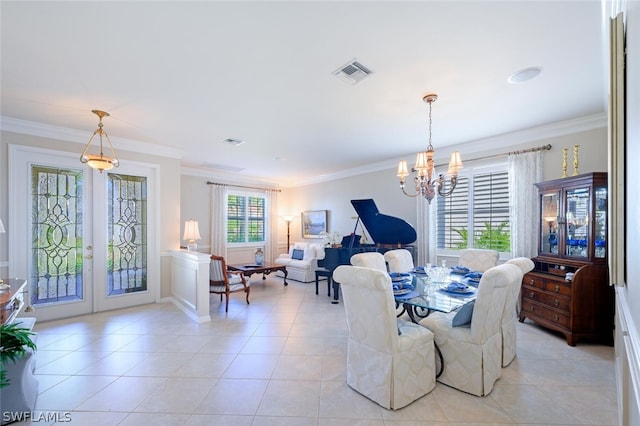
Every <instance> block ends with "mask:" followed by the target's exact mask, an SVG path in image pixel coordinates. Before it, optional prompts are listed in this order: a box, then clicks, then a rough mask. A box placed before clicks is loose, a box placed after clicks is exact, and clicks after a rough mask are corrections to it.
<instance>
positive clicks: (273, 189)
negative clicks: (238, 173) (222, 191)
mask: <svg viewBox="0 0 640 426" xmlns="http://www.w3.org/2000/svg"><path fill="white" fill-rule="evenodd" d="M207 185H218V186H232V187H234V188H246V189H259V190H261V191H275V192H282V190H281V189H275V188H260V187H257V186H244V185H233V184H227V183H218V182H210V181H207Z"/></svg>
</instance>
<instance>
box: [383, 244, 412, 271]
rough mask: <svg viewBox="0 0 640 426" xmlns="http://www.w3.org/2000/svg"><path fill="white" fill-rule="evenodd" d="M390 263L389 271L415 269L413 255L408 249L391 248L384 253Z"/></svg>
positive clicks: (385, 258)
mask: <svg viewBox="0 0 640 426" xmlns="http://www.w3.org/2000/svg"><path fill="white" fill-rule="evenodd" d="M384 260H385V261H386V262H387V263H388V264H389V272H409V271H412V270H413V256H411V252H410V251H409V250H407V249H396V250H389V251H387V252H385V253H384Z"/></svg>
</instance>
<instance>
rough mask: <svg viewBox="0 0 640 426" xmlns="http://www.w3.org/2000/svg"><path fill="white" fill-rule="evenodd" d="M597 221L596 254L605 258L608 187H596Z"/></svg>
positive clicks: (595, 235)
mask: <svg viewBox="0 0 640 426" xmlns="http://www.w3.org/2000/svg"><path fill="white" fill-rule="evenodd" d="M595 195H596V209H595V210H596V223H595V224H594V225H595V227H594V230H595V234H594V240H595V244H596V248H595V256H596V257H598V258H605V257H606V255H607V188H604V187H601V188H596V189H595Z"/></svg>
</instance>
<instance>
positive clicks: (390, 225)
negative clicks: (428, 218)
mask: <svg viewBox="0 0 640 426" xmlns="http://www.w3.org/2000/svg"><path fill="white" fill-rule="evenodd" d="M351 204H352V205H353V208H354V209H355V210H356V212H357V213H358V216H359V217H360V220H361V221H362V223H363V224H364V226H365V228H367V231H368V232H369V235H370V236H371V239H372V240H373V242H374V243H376V244H411V243H413V242H415V241H416V239H417V238H418V236H417V234H416V230H415V229H414V228H413V226H411V225H410V224H409V222H407V221H406V220H404V219H400V218H399V217H394V216H389V215H386V214H382V213H380V211H379V210H378V207H377V206H376V203H375V201H373V199H371V198H368V199H365V200H351Z"/></svg>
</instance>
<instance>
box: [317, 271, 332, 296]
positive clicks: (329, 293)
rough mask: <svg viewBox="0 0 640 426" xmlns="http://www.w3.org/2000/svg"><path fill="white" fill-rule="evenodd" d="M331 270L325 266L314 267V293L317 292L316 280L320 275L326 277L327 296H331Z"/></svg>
mask: <svg viewBox="0 0 640 426" xmlns="http://www.w3.org/2000/svg"><path fill="white" fill-rule="evenodd" d="M332 274H333V272H332V271H330V270H328V269H326V268H318V269H316V294H318V281H319V278H320V277H326V278H327V296H331V275H332Z"/></svg>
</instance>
